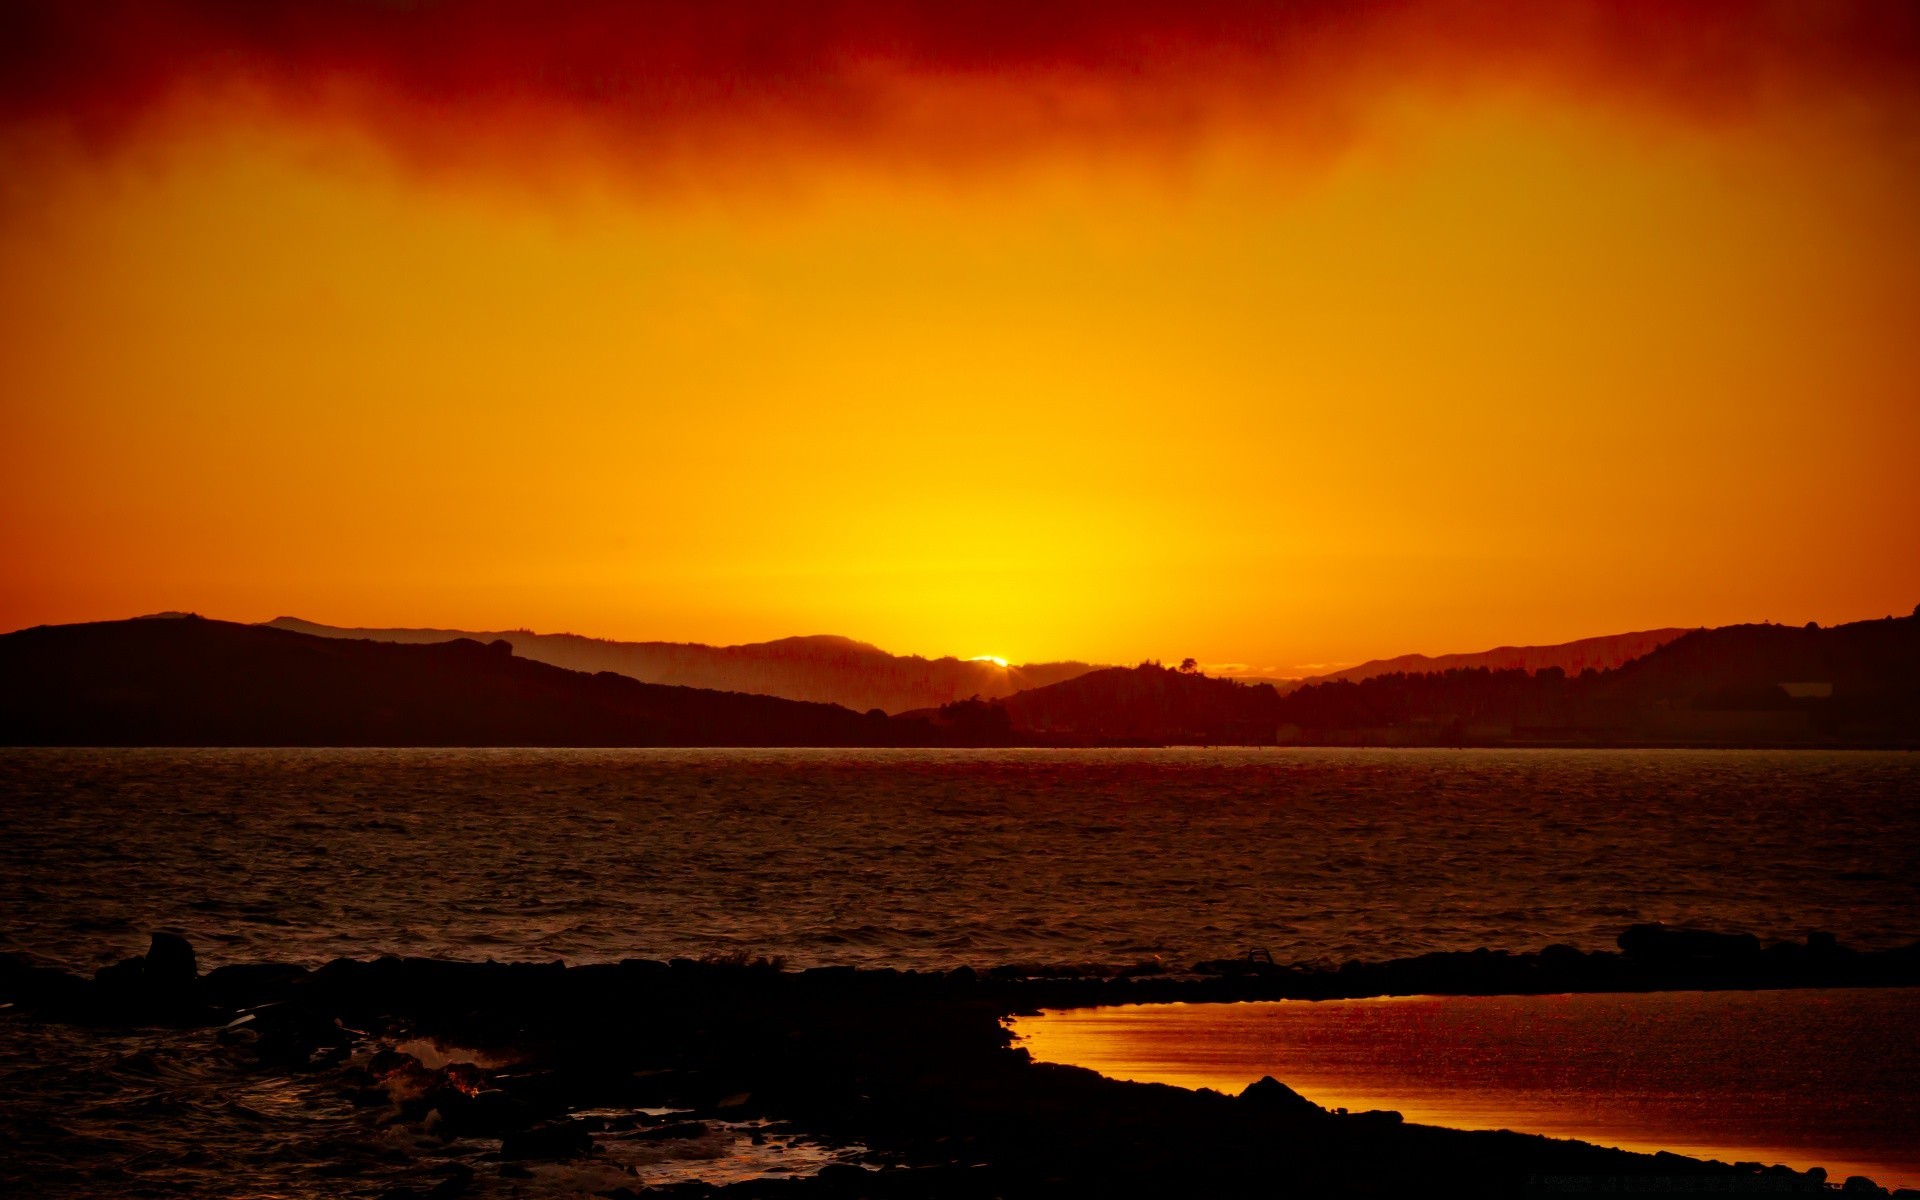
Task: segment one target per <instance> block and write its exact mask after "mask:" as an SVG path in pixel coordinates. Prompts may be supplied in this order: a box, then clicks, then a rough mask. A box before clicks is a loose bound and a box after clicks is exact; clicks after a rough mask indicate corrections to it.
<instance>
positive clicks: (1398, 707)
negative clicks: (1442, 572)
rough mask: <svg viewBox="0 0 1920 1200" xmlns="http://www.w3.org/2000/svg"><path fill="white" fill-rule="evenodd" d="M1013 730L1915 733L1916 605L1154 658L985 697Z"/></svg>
mask: <svg viewBox="0 0 1920 1200" xmlns="http://www.w3.org/2000/svg"><path fill="white" fill-rule="evenodd" d="M1000 703H1001V704H1002V705H1003V706H1004V707H1005V708H1006V709H1007V710H1008V713H1009V715H1010V719H1011V720H1010V724H1011V726H1012V728H1013V731H1014V732H1015V733H1016V734H1026V735H1028V736H1030V737H1036V738H1052V739H1054V740H1081V741H1086V742H1106V743H1130V742H1140V743H1158V742H1201V743H1212V744H1235V743H1244V744H1265V743H1274V742H1278V743H1299V744H1328V745H1475V744H1487V745H1498V744H1513V743H1516V742H1520V743H1525V742H1540V743H1576V744H1577V743H1592V744H1614V743H1622V742H1628V743H1651V744H1661V743H1670V744H1688V745H1694V744H1700V745H1779V744H1822V743H1840V744H1886V745H1911V744H1916V743H1920V617H1901V618H1887V619H1885V620H1880V621H1861V622H1856V623H1853V624H1849V625H1841V626H1836V627H1833V628H1829V629H1822V628H1819V627H1817V626H1811V625H1810V626H1806V627H1792V626H1782V625H1739V626H1728V627H1725V628H1721V629H1703V630H1695V631H1693V632H1690V633H1687V634H1684V635H1682V636H1680V637H1678V638H1675V639H1673V640H1671V641H1668V642H1666V643H1664V644H1663V645H1661V646H1659V647H1658V648H1657V649H1655V650H1653V651H1652V652H1651V653H1649V654H1646V655H1644V656H1642V657H1640V658H1637V659H1634V660H1632V661H1630V662H1628V663H1626V664H1624V665H1622V666H1620V667H1617V668H1615V669H1613V670H1608V671H1597V670H1591V669H1589V670H1586V671H1583V672H1581V673H1579V674H1578V675H1571V676H1570V675H1568V674H1567V673H1566V672H1565V671H1563V670H1561V669H1560V668H1558V667H1550V668H1546V669H1542V670H1539V671H1531V672H1530V671H1526V670H1522V669H1517V668H1516V669H1509V670H1491V669H1488V668H1484V667H1480V668H1467V669H1454V670H1448V671H1439V672H1428V673H1423V674H1410V673H1405V672H1394V673H1391V674H1386V675H1376V676H1373V677H1371V678H1368V679H1365V680H1361V681H1358V682H1353V681H1347V680H1334V681H1328V682H1322V683H1316V684H1311V685H1308V686H1305V687H1302V688H1299V689H1296V690H1294V691H1291V692H1287V693H1281V692H1278V691H1276V690H1275V689H1274V688H1272V687H1271V686H1268V685H1264V684H1263V685H1254V686H1249V685H1243V684H1237V683H1235V682H1234V681H1232V680H1227V679H1209V678H1207V677H1205V676H1203V675H1197V674H1194V673H1190V672H1184V671H1177V670H1169V669H1166V668H1163V667H1161V666H1159V665H1158V664H1154V663H1143V664H1142V665H1140V666H1138V667H1135V668H1132V669H1121V668H1115V669H1112V670H1107V671H1097V672H1094V673H1092V674H1089V675H1085V676H1082V677H1080V678H1078V679H1074V680H1069V681H1067V682H1065V683H1061V684H1056V685H1054V686H1052V687H1046V688H1038V689H1034V690H1032V691H1027V692H1021V693H1018V694H1016V695H1014V696H1010V697H1008V698H1006V699H1005V700H1003V701H1001V702H1000Z"/></svg>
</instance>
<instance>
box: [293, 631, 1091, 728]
mask: <svg viewBox="0 0 1920 1200" xmlns="http://www.w3.org/2000/svg"><path fill="white" fill-rule="evenodd" d="M263 625H264V627H268V628H275V629H285V630H291V631H293V632H297V633H304V634H308V635H311V636H315V637H331V638H350V639H359V640H367V641H383V642H397V643H410V644H419V643H430V642H439V641H451V640H453V639H455V638H469V639H472V640H475V641H480V642H492V641H504V642H506V643H507V644H509V645H510V646H512V647H513V650H514V653H515V654H517V655H519V656H521V657H523V658H529V659H533V660H535V661H538V662H545V663H549V664H551V665H553V666H558V667H566V668H568V669H569V670H576V671H613V672H615V673H617V674H621V675H626V676H629V677H631V678H634V679H638V680H640V681H641V682H643V683H657V684H666V685H671V686H678V687H694V688H705V689H709V690H716V691H733V692H745V693H750V694H755V695H766V696H778V697H781V698H783V699H788V700H804V701H810V702H814V703H822V704H838V705H840V706H841V707H843V708H849V709H853V710H855V711H857V712H866V711H869V710H871V709H876V708H877V709H880V710H881V711H883V712H888V713H901V712H905V711H908V710H913V709H924V708H936V707H938V706H940V705H943V704H950V703H952V702H953V701H956V700H963V699H967V698H969V697H972V696H980V697H983V698H988V699H991V698H995V697H999V696H1007V695H1011V694H1013V693H1014V692H1017V691H1020V690H1022V689H1024V688H1028V687H1042V686H1045V685H1047V684H1049V683H1057V682H1059V681H1061V680H1063V679H1071V678H1073V677H1074V676H1076V675H1080V674H1084V673H1085V672H1087V671H1090V670H1094V669H1096V667H1095V666H1094V665H1093V664H1089V663H1079V662H1055V663H1020V664H1009V665H1008V666H1004V667H1002V666H1000V665H999V664H997V663H995V662H992V661H988V660H980V659H964V658H955V657H952V656H947V657H943V658H923V657H921V656H919V655H902V654H892V653H889V652H888V651H885V650H882V649H880V648H879V647H878V646H874V645H872V644H871V643H868V642H862V641H859V640H858V639H855V638H850V637H845V636H842V635H839V634H806V635H800V636H795V637H785V638H776V639H774V640H772V641H767V642H749V643H745V644H742V645H737V646H710V645H706V644H705V643H701V642H625V641H617V640H614V639H610V638H594V637H587V636H585V635H583V634H576V633H535V632H533V631H531V630H526V629H515V630H500V631H490V632H478V631H471V630H458V629H430V628H423V629H402V628H387V629H383V628H348V627H343V626H334V625H323V624H320V623H318V622H314V621H307V620H304V619H302V618H299V617H276V618H274V619H273V620H272V621H267V622H264V623H263Z"/></svg>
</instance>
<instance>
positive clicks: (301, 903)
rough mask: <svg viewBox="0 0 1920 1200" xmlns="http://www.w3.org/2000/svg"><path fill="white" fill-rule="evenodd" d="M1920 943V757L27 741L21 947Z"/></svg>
mask: <svg viewBox="0 0 1920 1200" xmlns="http://www.w3.org/2000/svg"><path fill="white" fill-rule="evenodd" d="M1636 921H1666V922H1670V923H1694V924H1698V925H1702V926H1707V927H1712V928H1721V929H1736V930H1746V931H1750V932H1753V933H1756V934H1759V935H1760V936H1761V937H1762V938H1763V939H1770V938H1796V939H1797V938H1799V937H1802V936H1804V934H1805V932H1806V931H1807V930H1809V929H1826V930H1831V931H1833V932H1834V933H1835V934H1837V935H1838V936H1839V937H1840V939H1841V940H1842V941H1843V942H1846V943H1849V944H1852V945H1856V946H1859V947H1862V948H1876V947H1886V946H1891V945H1899V944H1905V943H1908V942H1912V941H1915V940H1920V754H1910V753H1898V752H1894V753H1868V752H1817V751H1754V752H1747V751H1699V752H1696V751H1673V750H1658V751H1624V750H1602V751H1578V750H1524V751H1505V750H1458V751H1455V750H1376V751H1367V750H1351V751H1349V750H1273V749H1265V750H1261V749H1253V750H1123V751H1054V750H1041V751H871V750H860V751H844V750H799V751H794V750H726V751H709V750H619V751H601V750H585V751H581V750H562V751H548V750H0V949H6V950H16V951H26V952H28V953H31V954H33V955H35V956H37V957H39V958H41V959H43V960H46V961H49V962H53V963H57V964H61V965H65V966H68V967H75V968H88V969H91V968H93V967H97V966H99V965H102V964H104V963H107V962H111V961H114V960H116V959H119V958H123V957H126V956H128V955H132V954H137V953H140V952H141V951H143V950H144V949H145V947H146V940H147V933H148V932H149V931H151V930H155V929H166V930H172V931H175V932H178V933H181V934H183V935H185V936H186V937H188V938H189V939H190V940H192V942H193V943H194V945H195V946H196V947H197V948H198V949H199V952H200V956H201V963H202V966H203V967H206V966H215V965H219V964H222V963H228V962H248V961H263V960H279V961H291V962H299V963H305V964H316V963H319V962H323V961H325V960H327V959H330V958H334V957H337V956H341V955H349V956H353V957H370V956H373V955H377V954H382V953H396V954H410V955H438V956H446V957H454V958H465V959H486V958H496V959H500V960H515V959H520V960H524V959H541V960H545V959H565V960H567V961H569V962H574V963H580V962H592V961H603V960H612V959H620V958H626V957H653V958H666V957H672V956H689V957H695V956H700V955H712V954H740V953H744V954H753V955H759V954H765V955H770V956H780V957H783V958H785V960H786V961H787V963H788V964H789V965H790V966H795V967H805V966H813V965H820V964H855V965H890V966H898V967H923V968H924V967H952V966H954V965H957V964H961V963H969V964H973V965H975V966H990V965H996V964H1002V963H1022V964H1045V965H1085V964H1093V965H1108V966H1125V965H1130V964H1133V963H1136V962H1141V961H1147V960H1153V959H1156V958H1157V959H1160V960H1162V961H1164V962H1165V963H1166V964H1167V965H1168V966H1169V967H1175V968H1178V967H1184V966H1186V965H1189V964H1191V963H1192V962H1194V961H1197V960H1201V959H1210V958H1219V957H1223V956H1238V955H1241V954H1244V953H1246V952H1247V951H1248V950H1249V949H1252V948H1256V947H1258V948H1262V949H1265V950H1268V951H1270V952H1271V953H1272V954H1273V955H1274V957H1275V958H1276V959H1279V960H1282V961H1286V960H1298V961H1305V960H1331V961H1344V960H1347V959H1351V958H1359V959H1381V958H1390V957H1395V956H1400V955H1407V954H1416V953H1421V952H1424V951H1429V950H1464V949H1472V948H1475V947H1478V946H1489V947H1494V948H1504V949H1510V950H1528V949H1536V948H1538V947H1541V946H1544V945H1547V944H1549V943H1553V942H1567V943H1571V944H1573V945H1575V946H1578V947H1581V948H1583V949H1594V948H1607V947H1610V946H1611V945H1612V944H1613V940H1614V938H1615V936H1616V935H1617V934H1618V933H1619V932H1620V930H1621V929H1623V928H1625V927H1626V926H1627V925H1629V924H1632V923H1634V922H1636Z"/></svg>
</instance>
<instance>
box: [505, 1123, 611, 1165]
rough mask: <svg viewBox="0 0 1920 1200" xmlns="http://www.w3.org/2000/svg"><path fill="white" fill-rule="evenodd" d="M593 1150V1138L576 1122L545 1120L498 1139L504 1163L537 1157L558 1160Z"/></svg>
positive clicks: (581, 1155) (584, 1154) (578, 1155)
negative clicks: (542, 1122)
mask: <svg viewBox="0 0 1920 1200" xmlns="http://www.w3.org/2000/svg"><path fill="white" fill-rule="evenodd" d="M591 1153H593V1138H592V1137H591V1136H589V1135H588V1133H587V1131H586V1128H585V1127H584V1126H582V1125H580V1124H579V1123H578V1122H576V1121H567V1120H561V1121H548V1122H546V1123H544V1124H541V1125H535V1126H534V1127H533V1128H531V1129H522V1130H518V1131H516V1132H513V1133H509V1134H508V1135H507V1136H506V1137H504V1138H502V1139H500V1157H501V1158H502V1159H504V1160H506V1161H508V1162H524V1161H527V1160H529V1159H538V1160H544V1161H550V1162H559V1161H563V1160H565V1159H569V1158H584V1157H586V1156H587V1155H589V1154H591Z"/></svg>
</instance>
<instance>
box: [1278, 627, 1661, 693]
mask: <svg viewBox="0 0 1920 1200" xmlns="http://www.w3.org/2000/svg"><path fill="white" fill-rule="evenodd" d="M1688 632H1690V631H1689V630H1685V629H1648V630H1644V631H1642V632H1640V633H1614V634H1608V635H1606V636H1604V637H1590V638H1581V639H1580V640H1579V641H1575V642H1562V643H1560V644H1559V645H1557V646H1500V647H1497V648H1495V649H1493V650H1482V651H1480V652H1479V653H1477V654H1436V655H1427V654H1402V655H1401V656H1400V657H1398V658H1376V659H1373V660H1372V661H1370V662H1363V663H1361V664H1360V665H1359V666H1357V667H1348V668H1347V669H1346V670H1344V671H1330V672H1328V673H1327V674H1325V675H1314V676H1311V677H1310V678H1307V679H1304V680H1301V682H1302V683H1303V684H1305V683H1327V682H1330V681H1333V680H1340V679H1344V680H1348V681H1350V682H1353V683H1358V682H1360V681H1361V680H1363V679H1372V678H1373V677H1374V676H1376V675H1426V674H1431V673H1433V672H1436V671H1456V670H1472V669H1474V668H1479V667H1484V668H1486V669H1487V670H1490V671H1515V670H1519V671H1539V670H1543V669H1549V668H1554V667H1557V668H1559V669H1560V670H1562V671H1565V672H1566V673H1567V674H1569V675H1578V674H1579V673H1580V672H1582V671H1587V670H1593V671H1611V670H1612V669H1613V668H1615V667H1618V666H1620V665H1622V664H1624V663H1629V662H1632V661H1633V660H1634V659H1636V658H1639V657H1640V656H1642V655H1644V654H1651V653H1652V652H1653V651H1655V650H1657V649H1659V648H1660V647H1661V646H1664V645H1666V644H1667V643H1668V642H1671V641H1673V640H1674V639H1675V638H1677V637H1680V636H1681V635H1682V634H1685V633H1688Z"/></svg>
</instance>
